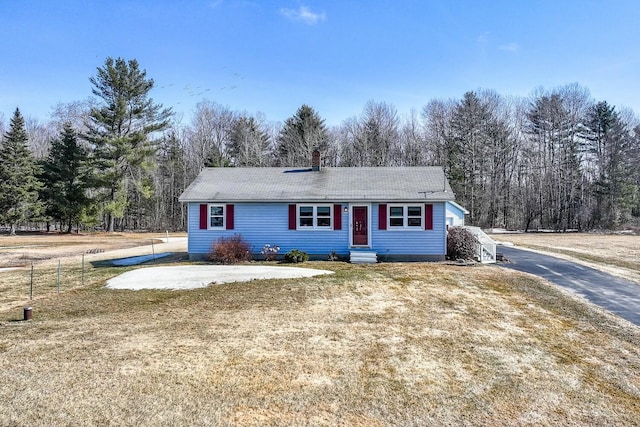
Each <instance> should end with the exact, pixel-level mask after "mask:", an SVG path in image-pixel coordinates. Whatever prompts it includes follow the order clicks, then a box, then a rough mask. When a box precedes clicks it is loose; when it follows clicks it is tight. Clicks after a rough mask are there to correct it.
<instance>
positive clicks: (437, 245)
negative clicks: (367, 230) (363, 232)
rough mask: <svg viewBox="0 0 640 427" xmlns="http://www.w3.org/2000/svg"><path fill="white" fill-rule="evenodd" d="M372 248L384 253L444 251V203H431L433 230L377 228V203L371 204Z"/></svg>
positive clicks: (440, 252) (415, 253)
mask: <svg viewBox="0 0 640 427" xmlns="http://www.w3.org/2000/svg"><path fill="white" fill-rule="evenodd" d="M372 209H373V212H372V215H371V222H372V225H373V232H372V236H371V241H372V249H373V250H374V251H376V253H378V255H380V256H384V255H434V256H444V254H445V253H446V227H445V218H444V216H445V215H444V212H445V208H444V203H434V204H433V230H418V231H414V230H389V229H387V230H379V229H378V213H379V209H378V204H377V203H376V204H373V205H372Z"/></svg>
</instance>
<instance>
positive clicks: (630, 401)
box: [0, 262, 640, 426]
mask: <svg viewBox="0 0 640 427" xmlns="http://www.w3.org/2000/svg"><path fill="white" fill-rule="evenodd" d="M305 266H310V267H318V268H322V269H330V270H334V271H336V274H334V275H331V276H320V277H316V278H308V279H296V280H269V281H254V282H249V283H243V284H227V285H219V286H213V287H210V288H206V289H198V290H192V291H114V290H109V289H106V288H104V287H103V286H102V282H103V281H104V278H106V277H109V276H112V275H114V274H116V272H118V271H123V270H116V269H108V268H102V269H101V268H96V270H97V271H96V272H95V273H94V274H95V276H94V278H95V282H92V284H89V285H87V286H85V287H84V288H75V289H72V290H69V291H66V292H64V293H62V294H60V295H50V296H48V297H46V298H41V299H38V300H36V301H34V303H33V307H34V319H33V320H32V321H29V322H24V321H19V319H20V318H21V316H22V312H21V307H20V306H19V307H14V308H11V309H5V310H0V384H1V385H2V386H1V387H0V425H3V426H4V425H9V426H11V425H25V426H45V425H46V426H50V425H69V426H71V425H74V426H75V425H111V426H129V425H148V426H154V425H203V426H204V425H222V426H225V425H249V426H264V425H330V426H334V425H347V426H385V425H416V426H418V425H419V426H423V425H528V424H535V425H558V426H560V425H562V426H565V425H629V426H631V425H637V424H638V422H639V420H640V330H639V328H637V327H634V326H631V325H629V324H628V323H626V322H624V321H622V320H619V319H618V318H615V317H614V316H611V315H608V314H606V313H604V312H602V311H600V310H598V309H596V308H594V307H593V306H591V305H588V304H586V303H584V302H582V301H580V300H578V299H575V298H573V297H571V296H569V295H567V294H565V293H563V292H562V291H559V290H557V289H556V288H555V287H553V286H551V285H548V284H545V283H543V282H542V281H539V280H537V279H534V278H531V277H529V276H525V275H521V274H518V273H515V272H509V271H505V270H503V269H501V268H499V267H457V266H449V265H444V264H433V263H415V264H400V263H398V264H378V265H372V266H371V265H368V266H357V265H350V264H345V263H328V262H318V263H306V264H305Z"/></svg>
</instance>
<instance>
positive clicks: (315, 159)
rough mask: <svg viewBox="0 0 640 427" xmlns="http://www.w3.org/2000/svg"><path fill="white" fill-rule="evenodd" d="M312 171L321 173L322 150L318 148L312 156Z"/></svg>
mask: <svg viewBox="0 0 640 427" xmlns="http://www.w3.org/2000/svg"><path fill="white" fill-rule="evenodd" d="M311 170H312V171H314V172H318V171H320V150H318V149H317V148H316V149H314V150H313V154H311Z"/></svg>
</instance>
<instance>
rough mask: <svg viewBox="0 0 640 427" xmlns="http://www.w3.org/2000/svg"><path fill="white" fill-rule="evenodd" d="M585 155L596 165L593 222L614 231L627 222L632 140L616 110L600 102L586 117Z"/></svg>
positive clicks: (631, 191)
mask: <svg viewBox="0 0 640 427" xmlns="http://www.w3.org/2000/svg"><path fill="white" fill-rule="evenodd" d="M588 127H589V130H590V133H589V138H588V140H589V146H588V152H589V154H590V155H591V158H592V160H593V161H594V163H595V168H594V175H595V177H594V178H595V182H594V184H595V191H594V193H595V199H596V206H595V211H594V214H593V219H594V222H595V223H597V224H599V225H600V226H604V227H607V228H615V227H618V226H619V225H621V224H622V223H624V222H625V221H627V220H629V219H630V216H631V208H632V205H633V198H634V195H635V191H636V188H635V183H634V182H633V178H634V176H633V173H632V171H633V168H634V167H635V166H636V165H635V164H634V161H633V157H634V150H633V139H632V138H631V135H630V134H629V132H628V131H627V129H626V128H625V125H624V123H623V122H622V120H620V117H619V116H618V113H617V112H616V111H615V107H613V106H609V105H608V104H607V102H599V103H597V104H596V105H594V106H593V107H592V108H591V109H590V111H589V113H588Z"/></svg>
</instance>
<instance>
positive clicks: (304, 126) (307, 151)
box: [277, 105, 329, 166]
mask: <svg viewBox="0 0 640 427" xmlns="http://www.w3.org/2000/svg"><path fill="white" fill-rule="evenodd" d="M328 142H329V136H328V133H327V128H326V126H325V124H324V120H323V119H321V118H320V115H319V114H318V113H317V112H316V111H315V110H314V109H313V108H311V107H309V106H308V105H302V106H301V107H300V108H298V111H297V112H296V114H295V115H294V116H293V117H289V118H288V119H287V120H285V122H284V126H283V128H282V130H281V131H280V134H279V135H278V138H277V144H278V148H277V156H278V163H279V164H280V166H309V165H310V164H311V154H312V153H313V150H314V149H315V148H318V149H320V151H324V150H325V149H326V148H327V145H328Z"/></svg>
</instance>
